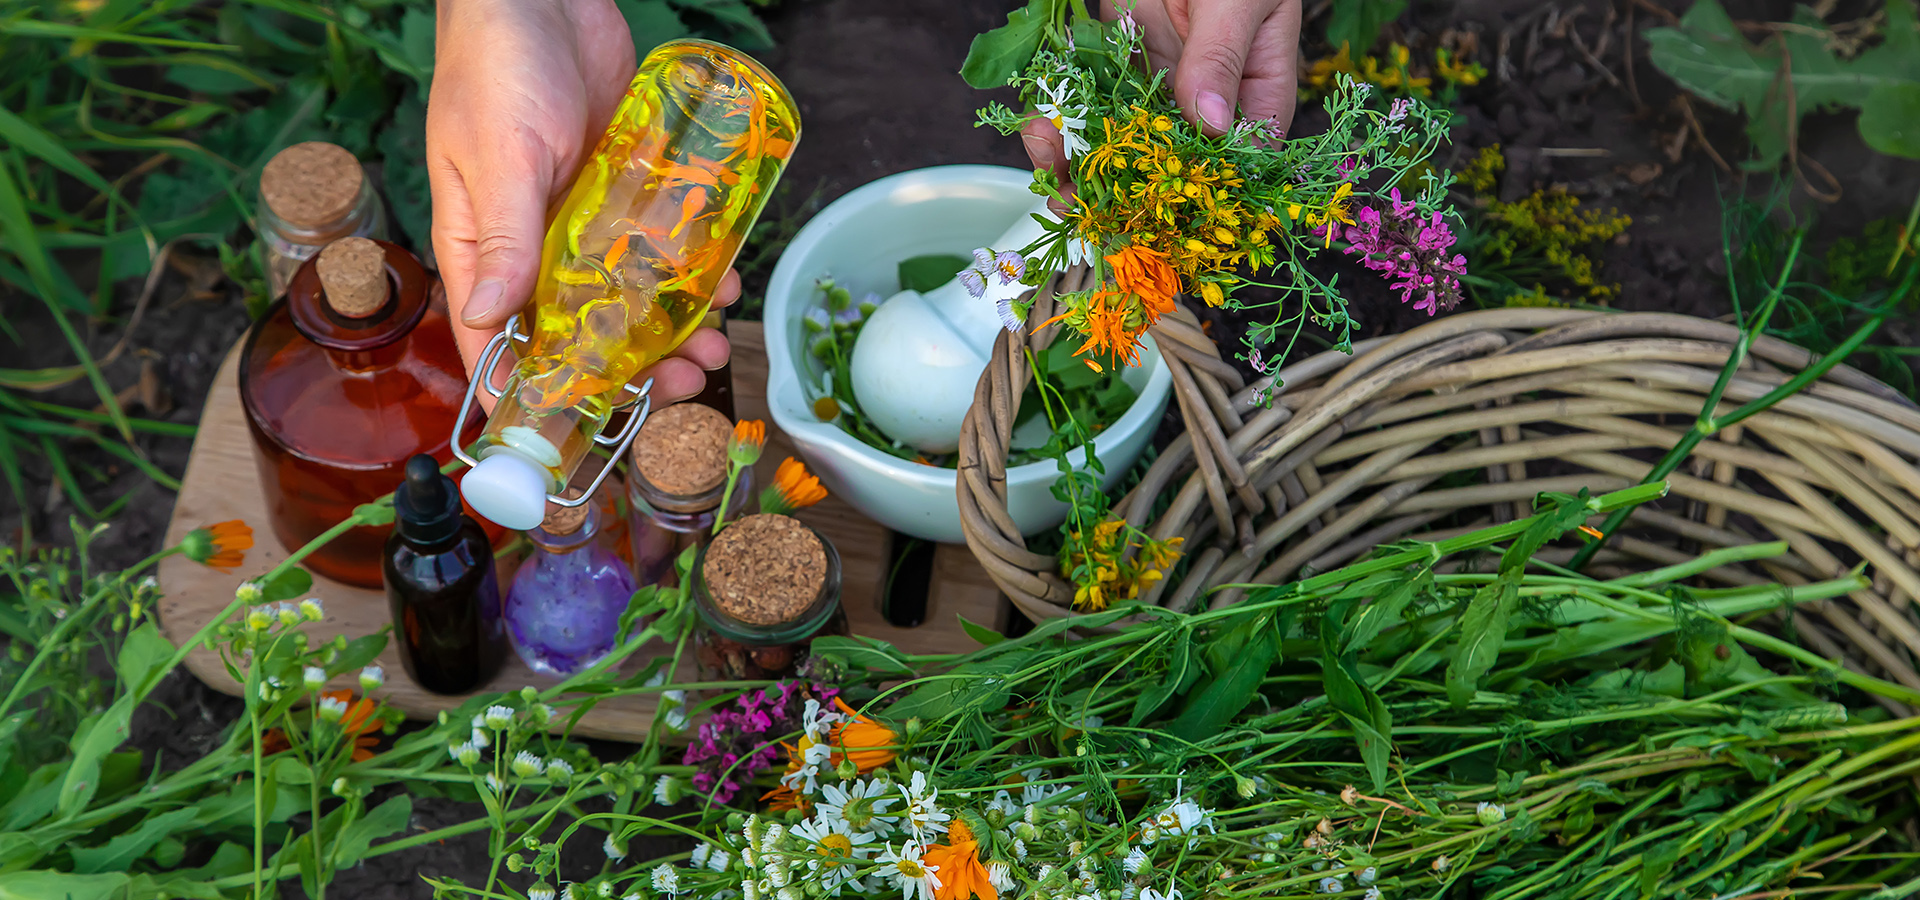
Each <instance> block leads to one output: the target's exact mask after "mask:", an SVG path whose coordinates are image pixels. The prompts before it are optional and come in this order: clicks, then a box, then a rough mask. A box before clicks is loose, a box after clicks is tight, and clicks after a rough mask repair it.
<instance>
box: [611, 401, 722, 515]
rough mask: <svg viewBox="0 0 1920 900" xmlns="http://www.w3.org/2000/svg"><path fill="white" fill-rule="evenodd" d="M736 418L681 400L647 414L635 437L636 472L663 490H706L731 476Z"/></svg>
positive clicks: (688, 493)
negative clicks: (729, 442) (729, 446)
mask: <svg viewBox="0 0 1920 900" xmlns="http://www.w3.org/2000/svg"><path fill="white" fill-rule="evenodd" d="M732 433H733V423H732V422H731V421H729V420H728V419H727V417H726V416H724V415H722V414H721V413H720V411H719V410H716V409H714V408H713V407H711V406H702V405H700V404H698V403H676V404H674V405H672V406H669V407H667V408H666V409H663V410H660V411H658V412H655V413H653V414H651V415H649V416H647V421H646V424H644V425H642V426H640V434H638V435H637V436H635V437H634V439H633V464H634V468H635V470H636V471H638V472H639V473H640V476H641V477H642V478H645V479H646V481H647V483H648V484H650V485H653V487H654V488H655V489H656V490H659V491H660V492H661V493H665V494H673V495H676V496H681V497H692V496H697V495H699V494H704V493H706V492H708V491H711V490H713V489H714V488H717V487H719V486H720V484H721V483H722V482H724V481H726V480H727V436H728V435H730V434H732Z"/></svg>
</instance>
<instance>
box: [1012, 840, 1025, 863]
mask: <svg viewBox="0 0 1920 900" xmlns="http://www.w3.org/2000/svg"><path fill="white" fill-rule="evenodd" d="M1013 857H1014V858H1015V859H1026V858H1027V842H1026V841H1023V840H1021V839H1019V838H1014V839H1013Z"/></svg>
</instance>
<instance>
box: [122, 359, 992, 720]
mask: <svg viewBox="0 0 1920 900" xmlns="http://www.w3.org/2000/svg"><path fill="white" fill-rule="evenodd" d="M727 329H728V335H729V337H730V338H731V339H732V342H733V388H734V393H733V397H734V409H735V411H736V412H737V413H738V414H739V416H740V417H741V418H743V419H761V420H764V421H765V422H766V423H767V448H766V453H765V455H763V456H762V457H761V459H760V463H759V465H758V466H756V467H755V468H756V471H755V476H756V479H755V480H756V483H757V484H760V485H766V484H772V483H773V472H774V469H775V468H776V467H777V466H778V465H779V463H780V461H781V460H782V459H784V458H786V457H788V456H793V455H796V454H795V453H794V449H793V444H792V443H791V442H790V441H788V440H787V436H786V435H785V434H782V433H781V432H780V431H779V430H778V429H777V428H776V427H775V426H774V424H773V420H772V417H771V416H769V415H768V414H767V403H766V397H765V392H766V384H767V355H766V345H765V342H764V340H763V336H762V332H761V326H760V323H759V322H732V323H729V324H728V326H727ZM243 344H244V340H243V341H241V342H237V343H235V345H234V347H233V349H232V350H231V351H230V352H228V354H227V358H226V361H225V362H224V363H222V364H221V366H220V372H219V374H218V375H217V376H216V377H215V379H214V384H213V389H212V390H211V391H210V393H209V395H208V397H207V405H206V412H205V415H204V417H203V418H202V419H201V421H200V431H199V436H198V437H197V438H195V439H194V444H193V454H192V456H191V457H190V458H189V459H188V461H187V473H186V477H185V478H183V479H181V487H180V496H179V498H178V499H177V500H175V501H174V505H173V519H172V521H171V522H169V523H168V526H167V542H168V544H174V543H177V542H179V541H180V539H181V538H183V537H184V536H185V535H186V533H187V532H189V531H191V530H193V529H195V528H198V527H200V526H202V525H206V524H210V523H213V522H223V521H226V520H228V519H241V520H244V521H245V522H246V523H247V524H248V525H249V526H252V528H253V533H254V541H255V543H254V547H253V549H252V550H250V551H248V552H247V561H246V565H244V566H242V567H241V568H240V569H238V570H236V571H235V572H234V573H232V574H226V573H222V572H220V571H217V570H215V569H209V568H207V567H205V566H202V565H200V564H198V563H195V562H193V561H192V560H189V559H187V558H186V557H183V556H177V555H176V556H170V557H168V558H167V559H165V560H163V561H161V563H160V571H159V578H160V584H161V588H162V590H163V591H164V592H165V597H164V599H162V600H161V602H160V607H159V614H160V625H161V630H162V631H163V632H164V633H165V634H166V636H167V638H168V639H169V640H172V641H174V642H175V643H179V642H183V641H185V640H186V639H188V638H189V637H191V636H192V635H193V634H194V633H195V632H196V631H198V630H199V629H200V628H201V626H203V625H205V624H206V623H207V622H208V620H209V619H211V618H212V617H214V616H215V615H218V614H219V613H220V611H221V610H223V609H225V608H226V606H227V604H228V603H230V602H232V600H233V592H234V590H235V589H236V588H237V587H239V585H240V583H241V582H242V581H244V580H245V579H247V578H251V577H254V576H257V575H260V574H262V573H264V572H266V571H267V570H268V569H270V568H272V567H273V565H274V564H276V563H278V562H279V561H280V560H283V559H285V558H286V557H287V550H286V548H283V547H281V546H280V544H279V541H278V540H277V539H276V538H275V537H274V534H273V528H272V526H271V525H270V524H268V521H267V507H266V501H265V498H264V497H263V496H262V494H261V490H260V480H259V477H258V475H257V474H256V469H255V466H254V449H253V440H252V438H251V436H249V434H248V433H247V420H246V412H245V410H244V409H243V408H242V407H241V405H240V388H239V383H238V380H237V378H238V376H237V372H238V370H239V359H240V348H241V346H242V345H243ZM799 518H801V519H802V520H804V521H806V522H807V524H809V525H812V526H813V527H814V528H817V529H819V530H820V532H821V533H823V534H825V535H826V536H827V537H828V539H830V540H832V541H833V544H834V547H835V548H836V549H838V550H839V551H840V560H841V575H842V579H841V580H842V588H841V604H842V605H843V606H845V608H846V611H847V620H848V624H849V625H850V627H851V628H852V630H853V632H854V633H855V634H859V635H865V636H867V637H873V638H878V639H880V640H884V641H887V642H889V643H892V644H893V645H894V646H897V647H899V648H901V649H902V650H904V651H905V652H908V653H915V654H925V653H959V652H965V651H966V650H969V649H971V648H973V647H975V646H977V645H976V644H975V643H974V642H973V640H972V639H971V638H969V637H967V635H966V633H965V632H964V631H963V630H962V629H961V626H960V619H959V617H960V616H965V617H966V618H967V619H969V620H970V621H973V622H978V623H980V624H983V625H986V626H988V627H990V628H996V629H998V628H1001V627H1002V626H1003V625H1004V622H1005V616H1006V611H1007V604H1006V602H1005V600H1004V599H1003V598H1002V597H1001V595H1000V591H999V589H998V588H996V587H995V586H994V584H993V582H992V580H991V579H989V578H988V577H987V574H986V572H985V570H983V569H982V568H981V567H980V564H979V562H977V561H976V560H975V559H974V557H973V554H972V553H971V552H969V551H968V550H967V548H966V547H965V546H964V545H960V544H942V545H940V546H939V547H938V549H937V550H936V551H935V553H934V564H933V577H932V580H931V582H930V583H929V585H928V590H929V596H928V597H927V611H926V616H925V619H924V622H925V624H922V625H920V626H918V627H915V628H899V627H896V626H894V625H892V624H889V623H888V622H887V621H886V620H885V619H884V618H883V617H882V616H881V614H880V598H881V596H882V591H881V589H882V586H883V585H884V583H885V579H886V576H887V562H888V560H889V559H890V558H891V542H890V538H891V535H890V533H889V532H888V531H887V529H886V528H884V527H882V526H881V525H880V524H878V523H876V522H874V521H872V520H870V519H867V518H866V517H864V516H861V515H860V514H859V513H858V512H855V511H854V510H853V508H852V507H850V506H848V505H846V504H845V503H842V502H841V501H840V500H839V499H838V498H834V497H829V498H828V499H827V500H825V501H824V502H822V503H820V504H819V505H817V506H814V507H811V508H809V509H806V510H802V511H801V512H800V514H799ZM514 564H515V561H514V560H502V561H501V566H502V572H501V576H502V578H501V582H500V583H501V584H502V585H503V586H504V585H506V584H507V583H509V581H510V579H511V576H512V572H511V570H510V569H511V567H512V566H513V565H514ZM313 594H314V595H315V596H317V597H319V598H320V600H321V601H322V603H323V604H324V605H325V607H326V619H325V620H323V621H321V622H317V623H312V624H309V625H307V626H306V628H307V633H308V635H309V637H310V638H311V639H312V640H313V641H314V642H316V643H318V642H320V641H327V640H331V639H333V636H334V635H337V634H344V635H346V636H347V637H349V638H354V637H359V636H361V635H365V634H371V633H373V632H374V631H377V630H379V629H380V628H381V627H383V626H386V625H388V624H390V623H391V616H390V614H389V613H388V608H387V597H386V594H385V592H383V591H370V590H364V589H362V588H357V587H350V586H347V585H343V584H339V583H337V582H333V581H330V580H328V579H325V578H322V577H319V576H315V578H314V587H313ZM670 649H671V648H665V650H664V652H670ZM688 655H689V656H691V654H688ZM645 656H646V651H644V650H643V651H641V653H639V654H636V655H635V658H633V659H630V660H628V662H627V665H628V666H629V667H636V668H637V667H638V666H640V665H644V663H645V662H646V659H645V658H643V657H645ZM379 662H380V664H381V665H382V666H384V667H385V668H386V671H387V684H386V687H385V689H384V692H385V694H386V695H387V702H389V703H391V704H392V705H394V706H395V707H397V708H399V709H400V710H401V711H403V712H405V713H406V714H407V715H409V716H412V717H414V718H432V717H434V716H435V715H436V714H438V713H439V712H440V711H441V710H443V709H452V708H455V707H458V706H459V705H460V704H461V703H463V702H465V700H466V699H467V697H466V696H454V697H449V696H442V695H439V694H432V693H428V692H427V691H425V690H422V689H421V688H420V687H419V686H418V685H416V684H414V683H413V682H412V680H410V679H409V678H407V676H406V671H405V669H404V668H402V666H401V665H400V660H399V657H398V655H397V653H396V651H395V650H394V649H393V648H392V646H391V645H389V647H388V649H387V651H386V652H385V653H382V654H381V656H380V660H379ZM187 668H188V670H189V671H191V672H193V673H194V674H195V675H196V676H198V677H199V678H200V679H201V680H202V681H205V682H206V683H207V684H209V685H211V686H213V687H214V688H217V689H219V690H221V691H224V692H226V693H229V694H237V693H239V690H240V685H238V684H237V683H235V682H234V680H233V679H232V678H231V677H229V676H228V675H227V671H226V668H225V666H223V665H222V664H221V663H220V660H219V658H218V657H217V656H216V655H215V654H214V652H213V651H212V650H209V649H206V648H200V649H197V650H195V651H194V652H193V653H191V654H189V655H188V657H187ZM675 680H676V681H681V682H692V681H695V680H697V676H696V674H695V673H694V671H693V666H692V663H691V660H690V659H688V660H682V663H681V668H680V671H678V672H677V673H676V678H675ZM552 683H553V682H552V680H550V679H548V678H546V677H545V676H541V675H536V674H534V673H533V672H532V671H530V670H528V669H527V667H526V665H525V664H523V663H522V662H521V661H520V659H519V657H518V656H512V655H510V656H509V659H508V662H507V665H506V667H505V668H504V669H503V670H502V671H501V673H500V675H499V677H497V678H495V679H494V680H493V683H492V684H489V685H488V686H487V688H486V691H489V692H491V691H505V690H515V689H518V688H520V687H522V686H524V685H529V684H531V685H535V686H538V687H545V686H548V685H550V684H552ZM332 687H356V682H355V681H354V679H353V678H352V677H351V676H348V677H347V678H343V679H339V680H337V682H336V683H335V684H334V685H332ZM356 689H357V688H356ZM653 707H654V703H653V700H652V698H651V697H650V696H649V697H643V698H641V697H623V698H617V699H614V700H610V701H607V702H603V703H601V704H599V705H598V706H597V707H595V708H594V709H593V711H592V712H589V713H588V714H587V715H586V716H585V717H584V718H582V719H581V720H580V723H579V725H578V726H577V727H575V729H574V733H575V734H577V735H580V736H582V737H595V738H606V739H612V740H630V741H638V740H640V739H642V738H643V737H644V736H645V735H646V732H647V729H648V727H649V726H650V725H651V724H652V722H653V712H654V710H653Z"/></svg>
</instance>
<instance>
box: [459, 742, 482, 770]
mask: <svg viewBox="0 0 1920 900" xmlns="http://www.w3.org/2000/svg"><path fill="white" fill-rule="evenodd" d="M455 758H456V759H458V760H459V761H460V764H461V765H463V766H477V765H479V764H480V748H479V747H475V746H474V745H473V742H471V741H469V742H467V743H464V744H461V745H460V751H459V756H457V757H455Z"/></svg>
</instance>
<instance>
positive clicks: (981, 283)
mask: <svg viewBox="0 0 1920 900" xmlns="http://www.w3.org/2000/svg"><path fill="white" fill-rule="evenodd" d="M960 283H961V284H963V285H965V286H966V288H967V293H969V294H972V295H973V298H974V299H976V300H978V299H980V298H981V297H984V296H986V295H987V276H986V275H985V274H983V273H982V272H981V271H980V270H979V269H972V268H969V269H962V270H960Z"/></svg>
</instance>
